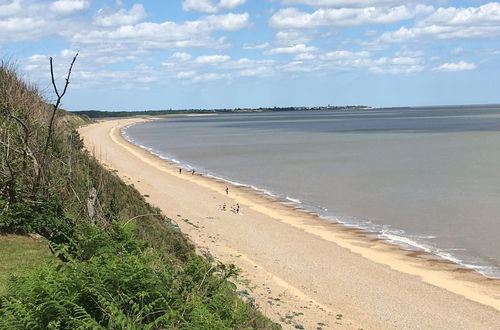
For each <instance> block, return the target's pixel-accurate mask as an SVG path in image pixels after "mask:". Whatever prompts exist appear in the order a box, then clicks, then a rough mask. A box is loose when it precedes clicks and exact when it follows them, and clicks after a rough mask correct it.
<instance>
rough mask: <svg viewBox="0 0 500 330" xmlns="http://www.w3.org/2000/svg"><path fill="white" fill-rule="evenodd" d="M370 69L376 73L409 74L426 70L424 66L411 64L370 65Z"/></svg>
mask: <svg viewBox="0 0 500 330" xmlns="http://www.w3.org/2000/svg"><path fill="white" fill-rule="evenodd" d="M369 70H370V71H371V72H372V73H376V74H387V73H388V74H409V73H417V72H421V71H423V70H424V67H423V66H421V65H410V66H386V67H381V66H373V67H370V68H369Z"/></svg>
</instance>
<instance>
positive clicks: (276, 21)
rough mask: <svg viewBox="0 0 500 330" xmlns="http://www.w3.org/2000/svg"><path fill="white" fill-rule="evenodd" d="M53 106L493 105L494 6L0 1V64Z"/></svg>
mask: <svg viewBox="0 0 500 330" xmlns="http://www.w3.org/2000/svg"><path fill="white" fill-rule="evenodd" d="M77 50H79V51H80V56H79V58H78V60H77V63H76V65H75V68H74V73H73V77H72V79H71V86H70V89H69V91H68V94H67V96H66V97H65V99H64V104H63V107H65V108H66V109H70V110H84V109H99V110H145V109H170V108H172V109H188V108H236V107H272V106H316V105H328V104H331V105H347V104H349V105H353V104H362V105H370V106H420V105H444V104H483V103H500V93H499V87H500V75H499V71H500V70H499V69H500V3H499V2H491V1H490V2H488V1H480V0H470V1H460V0H456V1H445V0H441V1H411V0H410V1H398V0H178V1H176V0H161V1H142V2H138V1H98V0H58V1H42V0H0V57H2V58H6V59H11V60H12V59H13V60H15V61H16V62H17V66H18V68H19V71H20V73H21V74H22V75H23V76H25V77H26V79H28V80H29V81H31V82H34V83H35V84H37V85H38V86H39V87H40V89H41V90H42V91H43V93H44V95H45V96H46V98H47V99H48V100H49V101H50V100H51V99H52V98H53V95H52V93H51V89H50V87H51V86H50V76H49V66H48V63H49V57H50V56H52V57H53V58H54V61H55V63H56V73H57V76H58V77H59V78H60V82H61V83H62V81H61V79H62V77H63V76H64V70H65V69H66V68H67V66H68V65H69V63H70V61H71V58H72V56H73V55H74V54H75V53H76V51H77Z"/></svg>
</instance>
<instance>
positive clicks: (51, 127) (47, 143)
mask: <svg viewBox="0 0 500 330" xmlns="http://www.w3.org/2000/svg"><path fill="white" fill-rule="evenodd" d="M78 54H79V52H76V54H75V56H74V57H73V60H72V61H71V64H70V66H69V69H68V73H67V75H66V79H65V83H64V88H63V90H62V92H60V91H59V89H58V88H57V84H56V78H55V75H54V63H53V59H52V57H50V76H51V79H52V87H53V88H54V92H55V93H56V96H57V99H56V102H55V103H54V104H53V106H52V112H51V115H50V119H49V126H48V128H47V139H46V140H45V146H44V148H43V152H42V155H41V161H40V166H41V171H39V172H38V176H37V179H36V180H35V184H34V186H33V193H36V192H37V191H38V189H39V188H40V185H41V183H42V176H43V175H44V173H43V170H44V169H45V168H46V167H47V153H48V149H49V147H50V144H51V143H52V137H53V135H54V125H55V119H56V116H57V110H59V106H60V105H61V101H62V98H63V97H64V95H65V94H66V91H67V90H68V86H69V78H70V77H71V72H72V71H73V66H74V64H75V62H76V58H77V57H78Z"/></svg>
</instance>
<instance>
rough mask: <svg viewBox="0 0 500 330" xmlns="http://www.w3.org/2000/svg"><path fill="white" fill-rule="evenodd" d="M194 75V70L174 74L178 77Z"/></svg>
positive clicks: (188, 77)
mask: <svg viewBox="0 0 500 330" xmlns="http://www.w3.org/2000/svg"><path fill="white" fill-rule="evenodd" d="M195 75H196V71H181V72H179V73H177V74H176V75H175V77H176V78H179V79H191V78H193V77H194V76H195Z"/></svg>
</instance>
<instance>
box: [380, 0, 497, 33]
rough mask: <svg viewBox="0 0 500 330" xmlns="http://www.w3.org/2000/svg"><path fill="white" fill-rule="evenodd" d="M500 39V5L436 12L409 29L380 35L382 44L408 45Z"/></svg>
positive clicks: (448, 9) (442, 9)
mask: <svg viewBox="0 0 500 330" xmlns="http://www.w3.org/2000/svg"><path fill="white" fill-rule="evenodd" d="M498 36H500V3H498V2H492V3H488V4H486V5H483V6H480V7H477V8H475V7H470V8H454V7H449V8H439V9H438V10H436V11H435V12H434V13H433V14H432V15H430V16H428V17H426V18H424V19H422V20H420V21H419V22H417V23H416V24H415V26H414V27H412V28H406V27H401V28H400V29H399V30H396V31H389V32H385V33H383V34H382V36H381V37H380V39H379V40H380V41H382V42H389V43H394V42H408V41H411V40H418V39H437V40H445V39H473V38H476V39H484V38H494V37H498Z"/></svg>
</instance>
